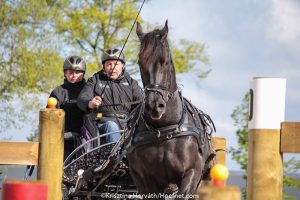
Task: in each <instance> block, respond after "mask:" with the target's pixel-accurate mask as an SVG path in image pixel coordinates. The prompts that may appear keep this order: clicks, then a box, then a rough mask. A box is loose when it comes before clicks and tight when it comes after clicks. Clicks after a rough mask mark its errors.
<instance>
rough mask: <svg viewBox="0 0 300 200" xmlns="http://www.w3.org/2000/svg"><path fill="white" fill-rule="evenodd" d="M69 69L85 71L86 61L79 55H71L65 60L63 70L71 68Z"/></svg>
mask: <svg viewBox="0 0 300 200" xmlns="http://www.w3.org/2000/svg"><path fill="white" fill-rule="evenodd" d="M69 69H70V70H77V71H82V72H85V70H86V63H85V61H84V60H83V59H82V58H81V57H79V56H70V57H68V58H67V59H66V60H65V62H64V65H63V71H66V70H69Z"/></svg>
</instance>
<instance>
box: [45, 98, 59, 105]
mask: <svg viewBox="0 0 300 200" xmlns="http://www.w3.org/2000/svg"><path fill="white" fill-rule="evenodd" d="M47 104H48V106H56V104H57V100H56V98H54V97H50V98H49V99H48V102H47Z"/></svg>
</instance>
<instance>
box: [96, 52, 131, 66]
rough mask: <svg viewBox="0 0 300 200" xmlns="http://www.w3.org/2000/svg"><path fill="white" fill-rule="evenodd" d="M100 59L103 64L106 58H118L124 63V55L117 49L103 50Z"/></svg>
mask: <svg viewBox="0 0 300 200" xmlns="http://www.w3.org/2000/svg"><path fill="white" fill-rule="evenodd" d="M101 60H102V64H103V65H104V63H105V61H107V60H120V61H121V62H122V63H124V64H125V63H126V61H125V56H124V54H123V53H122V52H121V50H119V49H108V50H106V51H104V52H103V54H102V58H101Z"/></svg>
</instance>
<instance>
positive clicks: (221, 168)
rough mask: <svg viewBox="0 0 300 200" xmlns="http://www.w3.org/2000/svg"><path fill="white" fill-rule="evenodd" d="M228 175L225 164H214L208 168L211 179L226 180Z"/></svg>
mask: <svg viewBox="0 0 300 200" xmlns="http://www.w3.org/2000/svg"><path fill="white" fill-rule="evenodd" d="M228 175H229V172H228V169H227V167H226V166H225V165H222V164H216V165H215V166H214V167H213V168H212V169H211V170H210V177H211V178H212V179H213V180H227V178H228Z"/></svg>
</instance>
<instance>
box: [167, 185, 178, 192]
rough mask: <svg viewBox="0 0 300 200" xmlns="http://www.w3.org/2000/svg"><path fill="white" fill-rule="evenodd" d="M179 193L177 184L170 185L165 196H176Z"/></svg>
mask: <svg viewBox="0 0 300 200" xmlns="http://www.w3.org/2000/svg"><path fill="white" fill-rule="evenodd" d="M177 192H178V186H177V185H176V184H173V183H171V184H169V185H168V187H167V188H165V190H164V193H165V194H176V193H177Z"/></svg>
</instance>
